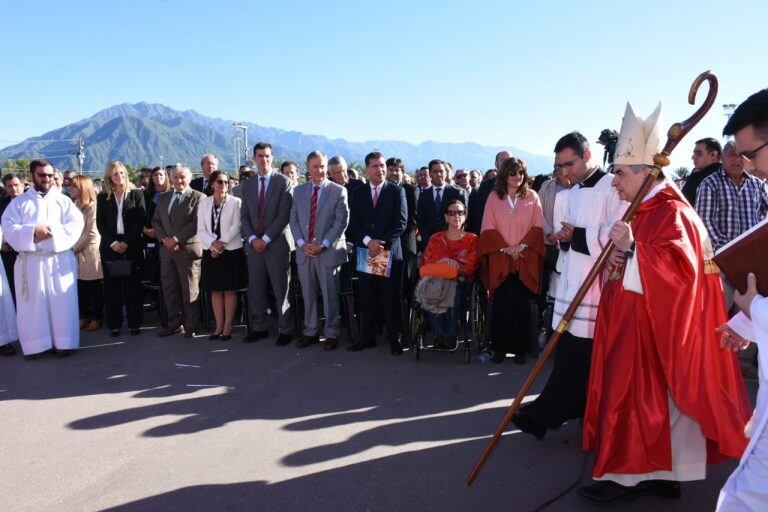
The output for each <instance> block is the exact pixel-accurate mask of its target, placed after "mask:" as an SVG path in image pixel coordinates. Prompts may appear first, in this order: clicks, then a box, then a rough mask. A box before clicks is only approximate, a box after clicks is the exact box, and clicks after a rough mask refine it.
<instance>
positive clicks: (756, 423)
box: [717, 274, 768, 512]
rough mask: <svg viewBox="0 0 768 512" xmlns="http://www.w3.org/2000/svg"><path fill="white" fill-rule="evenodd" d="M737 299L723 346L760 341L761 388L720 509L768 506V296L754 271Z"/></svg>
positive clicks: (738, 510)
mask: <svg viewBox="0 0 768 512" xmlns="http://www.w3.org/2000/svg"><path fill="white" fill-rule="evenodd" d="M734 302H735V303H736V304H737V305H738V306H739V308H741V309H742V312H741V313H739V314H737V315H736V316H735V317H733V318H731V320H730V321H729V322H728V324H727V326H724V329H723V338H722V342H721V345H723V346H724V347H727V348H731V349H733V350H738V349H745V348H747V346H748V345H749V343H750V341H754V342H756V343H757V345H758V346H759V347H760V350H759V351H758V357H759V366H760V388H759V390H758V392H757V403H756V408H755V412H754V414H753V415H752V419H751V420H749V423H747V427H746V428H745V434H746V435H747V437H749V438H750V439H749V444H748V445H747V448H746V450H744V455H742V457H741V461H740V462H739V466H738V467H737V468H736V470H735V471H734V472H733V474H731V476H730V477H729V478H728V481H727V482H726V483H725V486H724V487H723V489H722V490H721V491H720V498H719V500H718V503H717V512H747V511H757V510H766V509H768V378H766V368H768V297H763V296H761V295H758V294H757V290H756V281H755V279H754V274H750V278H749V288H748V289H747V292H746V293H745V294H744V295H741V294H740V293H739V292H738V291H737V292H736V293H735V294H734Z"/></svg>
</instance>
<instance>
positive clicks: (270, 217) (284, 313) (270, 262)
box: [240, 142, 294, 346]
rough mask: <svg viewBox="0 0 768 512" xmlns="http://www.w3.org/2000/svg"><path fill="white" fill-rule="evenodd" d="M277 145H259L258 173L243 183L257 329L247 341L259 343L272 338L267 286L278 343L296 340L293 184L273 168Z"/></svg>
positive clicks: (251, 299)
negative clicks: (291, 292) (274, 310)
mask: <svg viewBox="0 0 768 512" xmlns="http://www.w3.org/2000/svg"><path fill="white" fill-rule="evenodd" d="M272 159H273V157H272V146H271V145H270V144H269V143H268V142H259V143H258V144H256V145H255V146H254V147H253V162H254V163H255V164H256V168H257V174H256V176H254V177H253V178H250V179H249V180H248V181H246V182H245V183H244V184H243V191H242V198H241V199H242V201H243V202H242V205H241V207H240V216H241V223H242V230H243V237H245V240H246V242H247V243H246V245H245V254H246V256H247V258H248V307H249V309H250V311H249V314H250V315H251V317H252V319H253V324H252V325H253V330H252V331H251V332H250V333H248V335H247V336H246V337H245V340H244V341H246V342H249V343H250V342H253V341H256V340H258V339H261V338H266V337H267V336H268V330H267V329H268V320H269V316H268V315H267V286H268V285H269V286H271V287H272V292H273V293H274V296H275V304H276V305H277V331H278V336H277V341H276V342H275V344H276V345H278V346H282V345H287V344H288V343H290V342H291V339H292V336H291V331H292V329H293V313H292V311H291V304H290V302H289V301H288V282H289V279H290V261H291V256H290V254H291V251H292V250H293V247H294V244H293V237H292V236H291V234H290V232H289V230H288V222H289V220H290V215H291V204H292V202H293V196H292V190H293V185H292V183H291V180H290V179H288V177H286V176H285V175H283V174H280V173H278V172H275V170H274V169H273V168H272Z"/></svg>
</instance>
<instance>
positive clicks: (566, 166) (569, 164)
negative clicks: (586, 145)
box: [555, 160, 576, 171]
mask: <svg viewBox="0 0 768 512" xmlns="http://www.w3.org/2000/svg"><path fill="white" fill-rule="evenodd" d="M574 165H576V160H568V161H567V162H563V163H562V164H555V170H556V171H561V170H563V169H573V166H574Z"/></svg>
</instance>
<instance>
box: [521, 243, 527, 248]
mask: <svg viewBox="0 0 768 512" xmlns="http://www.w3.org/2000/svg"><path fill="white" fill-rule="evenodd" d="M520 247H522V248H523V249H527V248H528V244H524V243H521V244H520Z"/></svg>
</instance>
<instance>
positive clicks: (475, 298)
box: [469, 283, 488, 354]
mask: <svg viewBox="0 0 768 512" xmlns="http://www.w3.org/2000/svg"><path fill="white" fill-rule="evenodd" d="M487 308H488V297H487V295H486V294H485V289H484V288H483V287H482V285H481V284H480V283H475V285H474V286H473V287H472V292H471V296H470V302H469V335H470V336H471V337H472V338H473V340H474V343H475V350H476V351H477V353H478V354H479V353H480V352H482V351H483V349H484V348H485V345H486V343H487V341H488V340H487V325H486V314H485V313H486V311H487Z"/></svg>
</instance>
